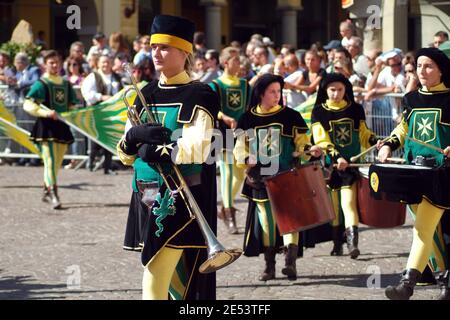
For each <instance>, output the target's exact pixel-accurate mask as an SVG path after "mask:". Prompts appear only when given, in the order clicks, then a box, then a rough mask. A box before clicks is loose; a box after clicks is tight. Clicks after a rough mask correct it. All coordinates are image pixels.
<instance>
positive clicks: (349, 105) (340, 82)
mask: <svg viewBox="0 0 450 320" xmlns="http://www.w3.org/2000/svg"><path fill="white" fill-rule="evenodd" d="M311 122H312V126H311V128H312V135H313V140H314V143H316V144H317V145H319V146H320V147H321V148H322V150H324V151H326V153H327V155H328V160H331V162H332V163H333V164H336V165H337V168H336V169H337V170H333V171H332V173H331V177H330V180H329V182H328V187H329V188H330V190H331V195H332V200H333V204H334V207H335V212H336V219H335V221H333V222H332V225H333V239H334V240H333V242H334V247H333V250H332V251H331V255H342V253H343V252H342V233H341V231H340V230H342V229H341V228H340V225H341V224H342V222H341V221H340V220H342V218H341V217H340V215H339V214H338V212H339V203H340V207H341V208H342V212H343V215H344V222H345V235H346V238H347V247H348V251H349V254H350V257H351V258H352V259H356V258H357V257H358V255H359V253H360V252H359V249H358V237H359V236H358V224H359V218H358V209H357V184H356V181H357V180H358V177H359V174H358V171H357V170H355V169H353V168H349V167H348V164H349V162H350V158H351V157H352V156H355V155H357V154H359V153H360V152H361V148H362V147H363V148H368V147H370V146H372V145H374V144H376V142H377V138H376V136H375V134H374V133H373V132H372V131H370V130H369V129H368V128H367V125H366V122H365V114H364V109H363V107H362V106H361V105H360V104H358V103H356V102H355V100H354V97H353V90H352V85H351V83H350V82H349V81H348V80H347V78H345V77H344V76H343V75H341V74H337V73H331V74H327V75H326V76H325V77H324V79H323V80H322V81H321V83H320V87H319V91H318V93H317V100H316V104H315V105H314V108H313V111H312V115H311ZM339 198H340V201H339Z"/></svg>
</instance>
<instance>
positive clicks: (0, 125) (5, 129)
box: [0, 117, 40, 155]
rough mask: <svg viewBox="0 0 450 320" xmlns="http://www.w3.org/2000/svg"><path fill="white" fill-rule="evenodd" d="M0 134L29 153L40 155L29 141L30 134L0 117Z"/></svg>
mask: <svg viewBox="0 0 450 320" xmlns="http://www.w3.org/2000/svg"><path fill="white" fill-rule="evenodd" d="M0 134H3V135H5V136H7V137H9V138H11V139H12V140H14V141H15V142H17V143H18V144H20V145H22V146H24V147H25V148H27V149H28V150H30V151H31V152H33V153H35V154H37V155H40V152H39V150H38V148H37V147H36V146H35V145H34V144H33V142H32V141H31V140H30V133H29V132H28V131H26V130H24V129H22V128H20V127H18V126H17V125H15V124H14V123H12V122H10V121H8V120H5V119H4V118H3V117H0Z"/></svg>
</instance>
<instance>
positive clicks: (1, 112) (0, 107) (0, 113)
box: [0, 100, 16, 123]
mask: <svg viewBox="0 0 450 320" xmlns="http://www.w3.org/2000/svg"><path fill="white" fill-rule="evenodd" d="M0 118H3V120H6V121H9V122H12V123H16V117H15V116H14V114H13V113H12V112H11V111H9V110H8V109H6V107H5V104H4V103H3V101H2V100H0Z"/></svg>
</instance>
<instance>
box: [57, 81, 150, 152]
mask: <svg viewBox="0 0 450 320" xmlns="http://www.w3.org/2000/svg"><path fill="white" fill-rule="evenodd" d="M146 84H147V83H145V82H141V83H140V84H139V85H138V87H139V89H142V87H144V86H145V85H146ZM125 90H126V88H124V89H122V90H121V91H119V92H118V93H116V94H115V95H114V96H113V97H111V98H110V99H108V100H106V101H104V102H102V103H99V104H98V105H96V106H92V107H89V108H83V109H78V110H73V111H69V112H64V113H62V114H61V117H62V120H63V121H64V122H65V123H67V124H68V125H69V126H70V127H72V128H74V129H75V130H77V131H78V132H80V133H81V134H83V135H85V136H87V137H88V138H90V139H92V140H93V141H94V142H96V143H97V144H99V145H101V146H102V147H104V148H105V149H107V150H108V151H110V152H111V153H113V154H116V153H117V152H116V145H117V143H118V142H119V140H120V139H121V138H122V136H123V133H124V131H125V124H126V121H127V111H128V110H127V107H126V105H125V102H124V101H123V95H124V92H125ZM135 99H136V92H135V91H132V92H130V93H129V94H127V101H128V102H129V103H130V105H131V104H133V103H134V100H135Z"/></svg>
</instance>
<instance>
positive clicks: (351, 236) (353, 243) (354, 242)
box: [345, 226, 359, 259]
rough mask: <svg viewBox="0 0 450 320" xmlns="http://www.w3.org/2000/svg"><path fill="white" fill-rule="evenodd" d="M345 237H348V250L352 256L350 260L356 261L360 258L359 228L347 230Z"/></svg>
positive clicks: (352, 227) (353, 227) (354, 227)
mask: <svg viewBox="0 0 450 320" xmlns="http://www.w3.org/2000/svg"><path fill="white" fill-rule="evenodd" d="M345 236H346V237H347V248H348V254H349V255H350V258H352V259H356V258H358V256H359V249H358V238H359V235H358V227H357V226H351V227H348V228H347V229H345Z"/></svg>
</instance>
